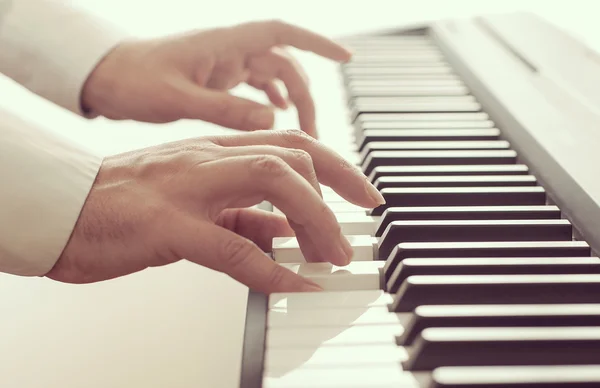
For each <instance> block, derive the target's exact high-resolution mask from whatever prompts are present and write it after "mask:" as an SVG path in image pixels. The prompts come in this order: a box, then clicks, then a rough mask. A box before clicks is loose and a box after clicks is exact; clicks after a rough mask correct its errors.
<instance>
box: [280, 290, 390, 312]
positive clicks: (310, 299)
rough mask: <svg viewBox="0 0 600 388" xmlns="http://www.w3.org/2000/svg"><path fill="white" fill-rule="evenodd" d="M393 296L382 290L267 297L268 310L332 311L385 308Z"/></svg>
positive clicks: (283, 293) (295, 293)
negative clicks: (356, 308)
mask: <svg viewBox="0 0 600 388" xmlns="http://www.w3.org/2000/svg"><path fill="white" fill-rule="evenodd" d="M392 302H393V295H391V294H388V293H387V292H385V291H383V290H357V291H326V292H293V293H290V292H279V293H273V294H271V295H269V309H282V308H287V309H294V310H299V309H307V310H308V309H332V308H350V307H364V308H368V307H375V306H387V305H389V304H391V303H392Z"/></svg>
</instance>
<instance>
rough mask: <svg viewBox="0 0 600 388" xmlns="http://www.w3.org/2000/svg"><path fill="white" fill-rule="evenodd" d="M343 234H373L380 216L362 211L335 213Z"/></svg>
mask: <svg viewBox="0 0 600 388" xmlns="http://www.w3.org/2000/svg"><path fill="white" fill-rule="evenodd" d="M335 217H336V219H337V221H338V223H339V224H340V226H341V228H342V234H344V235H367V236H374V235H375V232H376V231H377V226H378V225H379V221H380V217H378V216H369V215H367V214H362V213H353V212H351V213H337V214H336V215H335Z"/></svg>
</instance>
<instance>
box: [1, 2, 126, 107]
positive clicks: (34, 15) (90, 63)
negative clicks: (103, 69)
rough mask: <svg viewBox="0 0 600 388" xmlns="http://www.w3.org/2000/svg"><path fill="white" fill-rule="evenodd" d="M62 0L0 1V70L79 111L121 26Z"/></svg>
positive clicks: (122, 35) (120, 36) (118, 37)
mask: <svg viewBox="0 0 600 388" xmlns="http://www.w3.org/2000/svg"><path fill="white" fill-rule="evenodd" d="M73 3H75V2H71V1H65V0H62V1H61V0H0V73H3V74H4V75H6V76H8V77H10V78H12V79H13V80H15V81H16V82H18V83H19V84H21V85H23V86H24V87H26V88H27V89H29V90H31V91H32V92H34V93H36V94H38V95H40V96H42V97H44V98H46V99H47V100H50V101H52V102H54V103H55V104H57V105H59V106H61V107H63V108H66V109H68V110H70V111H71V112H74V113H77V114H80V115H83V112H82V111H81V106H80V99H81V91H82V87H83V84H84V83H85V81H86V80H87V78H88V76H89V74H90V73H91V71H92V70H93V69H94V67H95V66H96V65H97V64H98V62H100V60H102V58H103V57H104V56H105V55H106V54H108V53H109V52H110V50H111V49H112V48H114V47H115V46H116V45H117V44H118V43H119V42H120V41H122V40H123V39H125V37H126V34H125V32H124V31H122V30H120V29H118V28H117V27H116V26H114V25H111V24H109V23H108V22H107V21H105V20H103V19H100V18H97V17H94V16H93V15H91V14H89V13H86V12H84V11H83V10H80V9H78V8H76V7H75V5H74V4H73Z"/></svg>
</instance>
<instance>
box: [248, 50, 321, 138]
mask: <svg viewBox="0 0 600 388" xmlns="http://www.w3.org/2000/svg"><path fill="white" fill-rule="evenodd" d="M247 66H248V69H249V70H250V72H251V74H253V76H256V77H257V78H259V79H265V80H272V79H280V80H281V81H283V83H284V84H285V87H286V89H287V91H288V95H289V99H290V101H291V102H292V103H293V104H294V105H295V106H296V109H297V110H298V118H299V121H300V129H302V130H303V131H304V132H306V133H308V134H309V135H311V136H312V137H315V138H316V137H317V131H316V124H315V120H316V114H315V103H314V100H313V98H312V96H311V94H310V89H309V88H308V84H307V83H306V81H305V79H304V77H303V76H302V70H300V69H298V67H297V65H296V63H295V62H293V61H291V60H290V59H289V57H287V56H286V55H283V54H281V52H277V51H269V52H268V53H266V54H264V55H260V56H255V57H252V58H251V59H250V60H249V61H248V65H247Z"/></svg>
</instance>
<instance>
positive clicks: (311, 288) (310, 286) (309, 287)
mask: <svg viewBox="0 0 600 388" xmlns="http://www.w3.org/2000/svg"><path fill="white" fill-rule="evenodd" d="M319 291H323V288H322V287H321V286H319V285H318V284H316V283H304V284H303V285H302V292H319Z"/></svg>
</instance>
